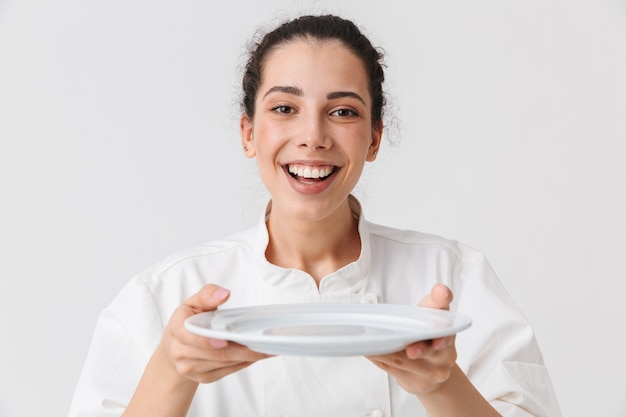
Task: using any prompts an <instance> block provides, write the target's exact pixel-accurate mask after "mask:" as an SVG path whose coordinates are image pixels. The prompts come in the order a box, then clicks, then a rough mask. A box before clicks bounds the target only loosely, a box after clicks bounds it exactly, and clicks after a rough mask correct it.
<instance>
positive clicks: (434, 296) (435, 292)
mask: <svg viewBox="0 0 626 417" xmlns="http://www.w3.org/2000/svg"><path fill="white" fill-rule="evenodd" d="M452 298H453V295H452V291H451V290H450V288H448V287H447V286H445V285H443V284H435V285H434V286H433V288H432V289H431V290H430V294H428V295H427V296H426V297H424V298H423V299H422V301H420V302H419V305H420V306H422V307H430V308H439V309H446V310H447V309H448V308H450V303H451V302H452Z"/></svg>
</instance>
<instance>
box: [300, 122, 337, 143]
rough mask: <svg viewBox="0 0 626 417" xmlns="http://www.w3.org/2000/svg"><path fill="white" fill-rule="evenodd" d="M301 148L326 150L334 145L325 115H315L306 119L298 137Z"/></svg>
mask: <svg viewBox="0 0 626 417" xmlns="http://www.w3.org/2000/svg"><path fill="white" fill-rule="evenodd" d="M297 143H298V146H299V147H300V148H309V149H310V150H324V149H328V148H330V147H331V146H332V139H331V136H330V132H329V129H328V126H327V125H326V120H325V118H324V117H319V116H314V117H309V118H307V119H306V121H305V123H304V126H303V129H302V131H301V134H300V135H299V137H298V138H297Z"/></svg>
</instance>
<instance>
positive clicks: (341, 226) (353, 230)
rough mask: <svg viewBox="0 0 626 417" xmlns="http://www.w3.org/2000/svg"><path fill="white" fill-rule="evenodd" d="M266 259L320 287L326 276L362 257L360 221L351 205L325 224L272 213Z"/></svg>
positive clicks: (334, 214)
mask: <svg viewBox="0 0 626 417" xmlns="http://www.w3.org/2000/svg"><path fill="white" fill-rule="evenodd" d="M267 228H268V232H269V236H270V239H269V244H268V246H267V250H266V252H265V255H266V257H267V260H268V261H269V262H271V263H273V264H274V265H278V266H281V267H284V268H296V269H300V270H302V271H304V272H307V273H308V274H309V275H311V276H312V277H313V278H314V279H315V281H316V282H317V285H318V286H319V284H320V282H321V280H322V278H323V277H325V276H326V275H328V274H330V273H332V272H335V271H337V270H338V269H340V268H341V267H343V266H345V265H347V264H349V263H351V262H354V261H355V260H357V259H358V257H359V255H360V253H361V240H360V237H359V231H358V220H357V219H355V218H354V216H353V215H352V212H351V210H350V206H349V204H348V202H347V201H346V203H345V204H344V205H342V206H341V207H340V208H339V209H338V210H336V211H335V213H333V214H332V215H331V216H329V217H328V218H325V219H322V220H316V221H303V220H299V219H293V218H289V217H287V216H284V215H282V214H281V213H279V212H275V211H274V210H272V212H271V213H270V216H269V220H268V222H267Z"/></svg>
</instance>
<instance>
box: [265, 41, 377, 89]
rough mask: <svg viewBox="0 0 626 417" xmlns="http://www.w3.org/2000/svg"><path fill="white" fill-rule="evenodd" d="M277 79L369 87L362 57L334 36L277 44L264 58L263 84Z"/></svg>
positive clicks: (287, 83) (358, 87)
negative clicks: (329, 38)
mask: <svg viewBox="0 0 626 417" xmlns="http://www.w3.org/2000/svg"><path fill="white" fill-rule="evenodd" d="M275 83H279V84H285V85H298V86H299V85H301V84H307V83H309V84H314V85H320V84H323V85H326V86H327V87H331V86H332V87H333V88H335V87H336V88H338V87H343V88H348V87H350V88H354V89H365V90H368V89H369V88H368V86H369V79H368V76H367V72H366V71H365V65H364V64H363V61H362V60H361V58H359V57H358V56H357V55H356V54H355V53H354V52H352V51H351V50H350V49H349V48H348V47H346V46H345V45H344V44H343V43H342V42H340V41H338V40H334V39H333V40H318V39H310V38H305V39H301V38H299V39H294V40H291V41H288V42H285V43H282V44H280V45H278V46H276V47H274V48H273V49H272V51H271V52H269V53H268V55H267V56H266V58H265V60H264V62H263V67H262V72H261V86H264V85H265V86H266V87H267V84H272V85H274V84H275ZM270 87H271V86H270Z"/></svg>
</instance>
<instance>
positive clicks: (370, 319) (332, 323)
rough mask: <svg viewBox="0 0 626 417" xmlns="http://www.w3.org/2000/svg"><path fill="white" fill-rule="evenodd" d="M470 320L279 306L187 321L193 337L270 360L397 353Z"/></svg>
mask: <svg viewBox="0 0 626 417" xmlns="http://www.w3.org/2000/svg"><path fill="white" fill-rule="evenodd" d="M470 325H471V320H470V319H469V318H468V317H466V316H463V315H462V314H458V313H452V312H450V311H446V310H436V309H432V308H426V307H417V306H408V305H398V304H348V303H344V304H336V303H315V304H275V305H264V306H253V307H240V308H230V309H228V308H226V309H219V310H216V311H210V312H206V313H200V314H197V315H195V316H192V317H189V318H188V319H187V320H185V327H186V328H187V330H189V331H191V332H192V333H195V334H198V335H201V336H206V337H211V338H215V339H224V340H230V341H233V342H237V343H240V344H242V345H245V346H248V347H249V348H250V349H252V350H254V351H257V352H261V353H267V354H271V355H299V356H360V355H380V354H385V353H391V352H397V351H399V350H402V349H404V348H405V347H406V346H408V345H410V344H411V343H413V342H417V341H420V340H428V339H433V338H437V337H443V336H449V335H452V334H455V333H458V332H460V331H461V330H464V329H467V328H468V327H469V326H470Z"/></svg>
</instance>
